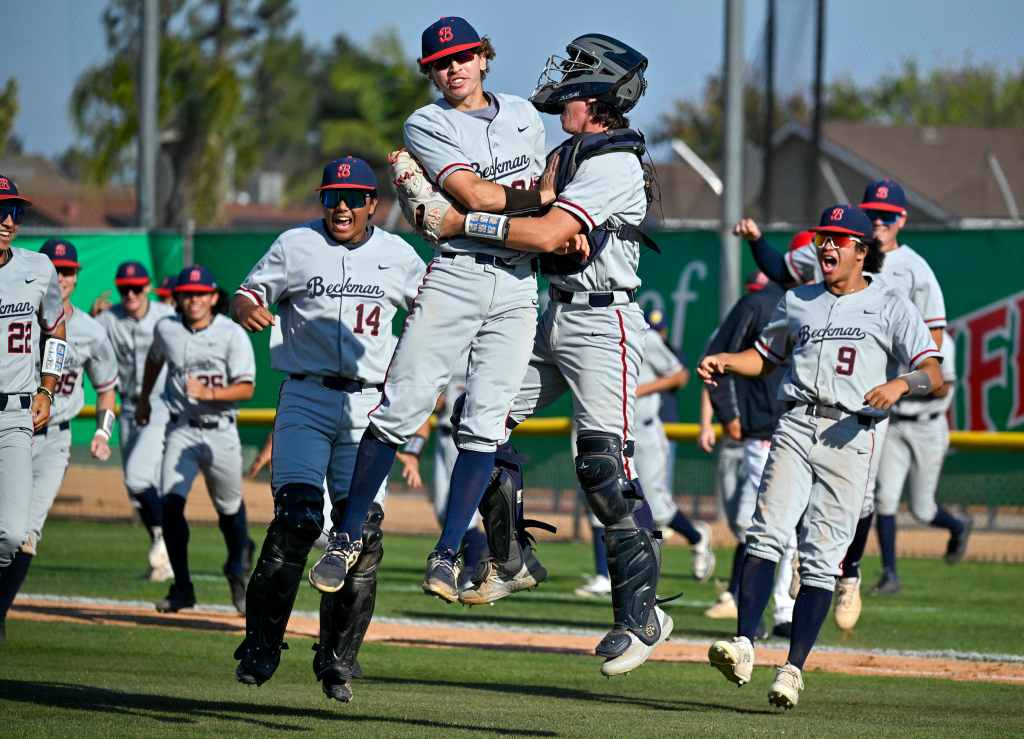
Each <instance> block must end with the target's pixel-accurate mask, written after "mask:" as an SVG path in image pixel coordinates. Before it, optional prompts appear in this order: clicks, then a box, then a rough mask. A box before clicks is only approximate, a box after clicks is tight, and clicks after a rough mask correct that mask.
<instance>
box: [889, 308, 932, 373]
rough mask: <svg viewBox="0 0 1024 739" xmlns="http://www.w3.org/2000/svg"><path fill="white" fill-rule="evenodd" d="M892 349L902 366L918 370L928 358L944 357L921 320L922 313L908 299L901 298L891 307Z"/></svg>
mask: <svg viewBox="0 0 1024 739" xmlns="http://www.w3.org/2000/svg"><path fill="white" fill-rule="evenodd" d="M889 310H890V314H889V315H890V324H889V325H890V328H891V330H892V349H893V352H894V353H895V355H896V358H897V359H898V360H899V362H900V364H902V365H903V366H905V367H909V368H910V369H912V370H915V369H917V368H918V367H919V366H920V364H921V362H923V361H924V360H926V359H927V358H928V357H936V358H938V359H939V361H940V362H941V360H942V357H941V355H940V354H939V350H938V349H937V348H936V346H935V342H934V341H933V340H932V335H931V333H930V332H929V330H928V327H927V326H926V325H925V323H924V321H923V320H921V313H920V311H918V310H917V308H916V307H914V304H913V303H911V302H910V300H908V299H907V298H904V297H902V296H900V297H899V298H898V299H897V300H895V301H893V302H892V303H891V304H890V307H889Z"/></svg>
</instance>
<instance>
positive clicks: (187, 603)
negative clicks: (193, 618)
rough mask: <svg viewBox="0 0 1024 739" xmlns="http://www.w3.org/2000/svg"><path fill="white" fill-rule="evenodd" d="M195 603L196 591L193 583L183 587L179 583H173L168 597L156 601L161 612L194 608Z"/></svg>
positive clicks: (174, 611) (157, 608)
mask: <svg viewBox="0 0 1024 739" xmlns="http://www.w3.org/2000/svg"><path fill="white" fill-rule="evenodd" d="M195 604H196V591H195V588H193V587H192V584H191V583H189V584H188V585H186V586H182V587H178V584H177V583H171V589H170V590H168V591H167V597H165V598H163V599H161V600H158V601H157V602H156V610H158V611H159V612H160V613H176V612H177V611H180V610H182V609H184V608H192V607H193V606H194V605H195Z"/></svg>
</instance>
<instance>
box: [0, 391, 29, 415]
mask: <svg viewBox="0 0 1024 739" xmlns="http://www.w3.org/2000/svg"><path fill="white" fill-rule="evenodd" d="M18 402H20V405H17V403H18ZM19 407H20V408H21V410H23V411H27V410H28V409H29V408H31V407H32V395H31V394H29V393H0V411H6V410H12V411H16V410H18V408H19Z"/></svg>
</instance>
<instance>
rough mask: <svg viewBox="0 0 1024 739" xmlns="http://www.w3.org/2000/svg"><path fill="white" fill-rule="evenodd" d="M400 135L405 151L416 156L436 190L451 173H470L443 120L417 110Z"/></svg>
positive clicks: (448, 126) (463, 153) (465, 157)
mask: <svg viewBox="0 0 1024 739" xmlns="http://www.w3.org/2000/svg"><path fill="white" fill-rule="evenodd" d="M403 133H404V136H405V148H407V149H408V150H409V153H410V154H412V155H413V156H414V157H416V161H418V162H419V163H420V165H421V166H422V167H423V171H424V172H425V173H426V175H427V177H428V178H429V179H430V181H431V182H433V183H434V184H435V185H436V186H437V187H444V181H445V179H447V177H448V175H450V174H451V173H452V172H458V171H459V170H460V169H465V170H468V171H470V172H472V171H473V167H472V166H471V165H470V163H469V161H468V160H469V157H468V156H467V155H466V153H465V152H464V151H462V149H461V147H460V146H459V144H458V142H457V141H456V140H455V138H454V137H453V136H452V135H451V133H450V125H449V123H448V121H446V120H444V119H443V117H441V116H437V117H436V118H434V119H431V118H428V117H427V115H426V113H425V112H424V111H422V110H421V111H418V112H416V113H413V114H412V115H411V116H409V120H407V121H406V122H405V128H404V131H403Z"/></svg>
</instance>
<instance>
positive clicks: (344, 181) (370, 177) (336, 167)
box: [317, 157, 377, 191]
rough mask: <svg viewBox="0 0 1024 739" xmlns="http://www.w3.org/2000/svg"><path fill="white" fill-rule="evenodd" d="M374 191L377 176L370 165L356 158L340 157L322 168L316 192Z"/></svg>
mask: <svg viewBox="0 0 1024 739" xmlns="http://www.w3.org/2000/svg"><path fill="white" fill-rule="evenodd" d="M345 188H348V189H352V190H376V189H377V176H376V175H375V174H374V173H373V170H372V169H370V165H369V164H367V163H366V162H364V161H363V160H362V159H360V158H358V157H342V158H341V159H335V160H334V161H333V162H328V163H327V166H326V167H324V174H323V177H321V178H320V187H318V188H317V190H318V191H319V190H341V189H345Z"/></svg>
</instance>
